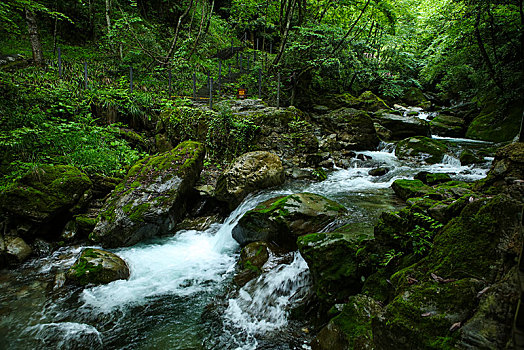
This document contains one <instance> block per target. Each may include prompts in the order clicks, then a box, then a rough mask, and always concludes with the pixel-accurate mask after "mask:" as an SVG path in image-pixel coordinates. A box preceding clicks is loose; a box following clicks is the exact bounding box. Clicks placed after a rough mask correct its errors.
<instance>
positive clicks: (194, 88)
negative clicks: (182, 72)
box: [193, 73, 196, 100]
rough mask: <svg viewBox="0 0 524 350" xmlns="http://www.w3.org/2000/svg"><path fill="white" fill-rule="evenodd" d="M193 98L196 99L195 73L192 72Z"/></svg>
mask: <svg viewBox="0 0 524 350" xmlns="http://www.w3.org/2000/svg"><path fill="white" fill-rule="evenodd" d="M193 100H196V74H195V73H193Z"/></svg>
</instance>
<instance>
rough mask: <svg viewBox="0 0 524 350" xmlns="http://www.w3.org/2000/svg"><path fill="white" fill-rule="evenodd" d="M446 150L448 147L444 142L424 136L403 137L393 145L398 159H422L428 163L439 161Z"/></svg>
mask: <svg viewBox="0 0 524 350" xmlns="http://www.w3.org/2000/svg"><path fill="white" fill-rule="evenodd" d="M447 152H448V147H447V146H446V145H445V144H444V143H442V142H440V141H437V140H433V139H430V138H428V137H424V136H416V137H410V138H407V139H404V140H402V141H399V142H398V143H397V146H396V147H395V155H396V156H397V157H398V158H399V159H417V160H423V161H425V162H426V163H429V164H435V163H439V162H441V161H442V159H443V158H444V155H445V154H446V153H447Z"/></svg>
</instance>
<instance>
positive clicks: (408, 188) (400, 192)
mask: <svg viewBox="0 0 524 350" xmlns="http://www.w3.org/2000/svg"><path fill="white" fill-rule="evenodd" d="M391 188H392V189H393V191H394V192H395V194H396V195H397V196H399V197H400V198H402V199H404V200H407V199H408V198H413V197H423V196H428V195H431V194H434V193H436V192H435V190H434V189H433V188H431V187H429V186H428V185H426V184H424V183H423V182H422V181H420V180H406V179H399V180H395V181H394V182H393V184H391Z"/></svg>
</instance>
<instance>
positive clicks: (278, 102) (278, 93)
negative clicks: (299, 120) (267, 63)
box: [277, 72, 280, 108]
mask: <svg viewBox="0 0 524 350" xmlns="http://www.w3.org/2000/svg"><path fill="white" fill-rule="evenodd" d="M277 108H280V72H278V84H277Z"/></svg>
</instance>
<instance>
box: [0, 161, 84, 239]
mask: <svg viewBox="0 0 524 350" xmlns="http://www.w3.org/2000/svg"><path fill="white" fill-rule="evenodd" d="M91 186H92V183H91V181H90V180H89V178H88V177H87V175H86V174H84V173H82V172H81V171H80V170H78V169H77V168H75V167H72V166H67V165H56V166H51V165H44V166H42V167H39V168H37V169H35V170H33V171H31V172H29V173H27V174H26V175H24V176H23V177H22V178H21V179H20V180H19V181H18V182H16V183H15V184H14V185H13V186H11V187H10V188H8V189H7V190H5V191H4V192H2V193H1V194H0V213H2V212H3V214H4V216H6V217H7V218H8V220H9V228H10V229H12V230H14V232H13V233H14V235H21V236H24V237H27V238H30V239H34V238H35V237H36V236H42V235H45V234H47V233H48V232H49V231H52V230H54V229H55V228H56V227H58V226H60V225H61V224H65V222H66V221H67V220H68V218H70V216H71V213H72V212H74V211H75V209H77V208H79V207H81V206H83V205H84V204H85V203H86V201H87V199H89V197H90V189H91ZM55 223H56V225H54V224H55Z"/></svg>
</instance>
